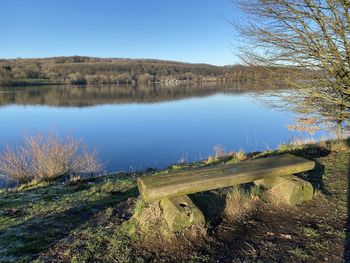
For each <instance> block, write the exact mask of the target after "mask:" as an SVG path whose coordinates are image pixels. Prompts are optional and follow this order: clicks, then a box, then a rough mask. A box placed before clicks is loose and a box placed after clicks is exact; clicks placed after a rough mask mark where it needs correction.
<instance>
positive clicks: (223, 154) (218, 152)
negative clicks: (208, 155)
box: [214, 144, 227, 158]
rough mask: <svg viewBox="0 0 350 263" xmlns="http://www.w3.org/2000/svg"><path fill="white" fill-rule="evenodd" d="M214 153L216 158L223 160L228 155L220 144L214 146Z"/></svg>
mask: <svg viewBox="0 0 350 263" xmlns="http://www.w3.org/2000/svg"><path fill="white" fill-rule="evenodd" d="M214 152H215V157H216V158H223V157H226V156H227V153H226V151H225V149H224V147H222V146H221V145H220V144H217V145H215V146H214Z"/></svg>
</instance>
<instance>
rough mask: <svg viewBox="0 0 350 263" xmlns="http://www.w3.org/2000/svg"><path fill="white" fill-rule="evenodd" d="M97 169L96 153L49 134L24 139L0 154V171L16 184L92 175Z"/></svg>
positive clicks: (99, 165)
mask: <svg viewBox="0 0 350 263" xmlns="http://www.w3.org/2000/svg"><path fill="white" fill-rule="evenodd" d="M101 168H102V165H101V164H100V162H99V161H98V157H97V154H96V151H89V150H88V149H87V147H86V145H85V144H83V143H82V142H81V141H80V140H76V139H73V138H71V137H67V138H65V139H60V138H59V137H58V136H57V135H53V134H50V135H47V136H43V135H36V136H28V137H25V138H24V144H23V145H22V146H19V147H17V148H15V149H14V148H11V147H9V146H8V147H7V149H6V150H5V151H4V152H3V153H2V154H1V155H0V172H1V173H3V174H4V175H6V176H8V177H9V178H11V179H13V180H16V181H18V182H20V183H28V182H31V181H33V180H35V181H44V180H50V179H55V178H58V177H60V176H63V175H78V174H87V173H88V174H93V173H95V172H97V171H99V170H100V169H101Z"/></svg>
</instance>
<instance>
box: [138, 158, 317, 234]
mask: <svg viewBox="0 0 350 263" xmlns="http://www.w3.org/2000/svg"><path fill="white" fill-rule="evenodd" d="M314 167H315V162H313V161H310V160H306V159H304V158H300V157H297V156H294V155H291V154H284V155H279V156H274V157H268V158H262V159H256V160H247V161H242V162H240V163H237V164H227V165H221V166H216V167H206V168H200V169H195V170H188V171H175V172H170V173H168V174H162V175H152V176H147V177H141V178H138V179H137V184H138V188H139V192H140V195H141V197H142V198H143V199H144V200H145V201H147V202H152V201H158V200H161V205H162V204H163V205H162V207H163V211H164V215H165V218H166V219H167V222H168V223H169V225H170V227H171V228H172V229H178V228H177V227H174V225H173V222H174V217H178V218H179V217H184V218H186V215H187V216H188V217H191V216H192V218H193V214H197V215H198V208H196V206H195V205H194V204H193V203H192V202H191V200H190V199H189V198H188V197H187V194H192V193H197V192H203V191H209V190H214V189H218V188H223V187H228V186H234V185H239V184H244V183H250V182H255V183H256V184H258V185H263V186H265V187H267V188H272V190H273V189H275V190H276V189H279V191H275V192H277V195H278V194H279V195H280V196H281V198H282V199H285V201H287V203H290V204H298V203H301V202H303V201H306V200H309V199H310V193H311V198H312V193H313V188H312V186H311V184H310V183H308V182H307V181H304V180H301V179H300V178H298V177H295V176H292V175H293V174H295V173H300V172H304V171H308V170H311V169H313V168H314ZM282 186H283V187H282ZM278 187H279V188H278ZM281 187H282V189H280V188H281ZM283 189H287V190H283ZM304 193H306V194H304ZM189 208H191V209H192V210H193V214H192V215H191V213H189ZM177 210H178V211H177ZM167 211H168V212H167ZM199 212H200V211H199ZM200 213H201V212H200ZM183 214H186V215H185V216H184V215H183ZM202 217H203V216H202V215H201V216H200V217H199V219H198V220H199V221H203V218H202ZM198 220H197V221H198ZM182 221H183V220H182ZM192 221H193V220H192ZM190 223H191V222H188V224H190ZM178 225H179V224H178ZM180 225H181V224H180ZM185 225H186V224H183V223H182V226H185ZM180 228H181V227H180Z"/></svg>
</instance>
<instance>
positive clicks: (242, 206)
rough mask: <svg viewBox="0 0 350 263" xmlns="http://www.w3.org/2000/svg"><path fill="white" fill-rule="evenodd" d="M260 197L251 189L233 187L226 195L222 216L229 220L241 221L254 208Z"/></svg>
mask: <svg viewBox="0 0 350 263" xmlns="http://www.w3.org/2000/svg"><path fill="white" fill-rule="evenodd" d="M259 201H260V198H259V197H258V196H257V195H256V194H255V193H254V192H253V191H246V190H244V189H242V188H239V187H233V188H232V189H231V190H230V192H229V193H228V194H227V197H226V205H225V209H224V217H225V218H226V219H227V220H229V221H235V222H237V221H241V220H242V219H243V218H245V217H246V216H247V215H248V214H250V213H251V212H252V211H254V210H255V209H256V205H257V203H258V202H259Z"/></svg>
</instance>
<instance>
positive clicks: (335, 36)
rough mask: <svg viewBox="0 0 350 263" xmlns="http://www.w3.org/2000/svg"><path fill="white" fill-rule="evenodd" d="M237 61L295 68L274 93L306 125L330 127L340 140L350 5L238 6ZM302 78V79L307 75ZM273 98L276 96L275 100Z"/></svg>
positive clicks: (349, 110)
mask: <svg viewBox="0 0 350 263" xmlns="http://www.w3.org/2000/svg"><path fill="white" fill-rule="evenodd" d="M236 3H237V5H238V7H239V8H240V10H242V11H243V14H244V16H243V17H242V18H243V19H244V21H241V22H236V23H235V26H236V28H237V29H238V32H239V36H240V40H241V44H242V45H241V46H240V51H241V54H240V55H241V57H242V59H243V60H244V61H246V62H247V63H249V64H251V65H258V66H259V67H264V68H265V69H269V68H271V67H286V68H290V67H294V68H298V69H299V70H298V71H295V74H292V75H291V76H290V78H289V79H286V82H287V84H288V85H290V86H292V87H293V88H294V92H293V93H292V94H293V95H292V96H291V95H286V94H285V93H276V94H277V95H278V96H281V97H283V100H284V101H285V102H287V103H286V104H285V105H284V106H287V107H292V108H293V109H294V110H295V111H297V112H298V113H300V114H301V115H305V116H304V117H303V118H304V119H305V118H306V119H305V121H304V122H303V121H300V120H299V124H300V123H304V124H310V123H311V124H314V125H318V124H320V123H324V122H333V123H336V124H337V125H338V137H341V127H342V123H343V122H344V121H346V120H349V117H350V13H349V9H350V1H349V0H236ZM305 73H306V74H305ZM276 94H275V95H276Z"/></svg>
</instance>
